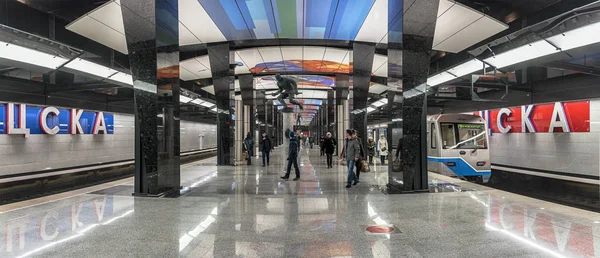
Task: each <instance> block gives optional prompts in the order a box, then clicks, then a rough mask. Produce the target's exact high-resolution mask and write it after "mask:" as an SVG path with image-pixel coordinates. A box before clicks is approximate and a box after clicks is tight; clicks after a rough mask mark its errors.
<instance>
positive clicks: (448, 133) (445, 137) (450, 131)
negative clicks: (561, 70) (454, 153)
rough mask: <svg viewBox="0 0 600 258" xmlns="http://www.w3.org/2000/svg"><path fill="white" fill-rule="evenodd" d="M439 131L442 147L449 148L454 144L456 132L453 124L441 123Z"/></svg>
mask: <svg viewBox="0 0 600 258" xmlns="http://www.w3.org/2000/svg"><path fill="white" fill-rule="evenodd" d="M440 131H441V133H442V143H443V145H444V149H450V148H452V147H453V146H456V134H455V133H456V132H455V130H454V124H447V123H442V124H441V130H440Z"/></svg>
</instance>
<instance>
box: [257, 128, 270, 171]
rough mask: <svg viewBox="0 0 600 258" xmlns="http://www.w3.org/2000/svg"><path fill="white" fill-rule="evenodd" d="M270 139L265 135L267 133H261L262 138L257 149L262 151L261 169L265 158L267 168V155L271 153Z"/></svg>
mask: <svg viewBox="0 0 600 258" xmlns="http://www.w3.org/2000/svg"><path fill="white" fill-rule="evenodd" d="M271 146H272V145H271V138H270V137H269V136H268V135H267V132H263V133H262V138H260V141H259V148H260V150H261V151H262V161H263V167H264V166H265V157H266V159H267V163H266V164H267V166H268V165H269V154H270V153H271V149H272V147H271Z"/></svg>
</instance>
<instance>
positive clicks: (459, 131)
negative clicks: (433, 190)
mask: <svg viewBox="0 0 600 258" xmlns="http://www.w3.org/2000/svg"><path fill="white" fill-rule="evenodd" d="M427 138H428V140H427V142H428V147H427V156H428V157H427V160H428V164H427V165H428V168H429V171H431V172H435V173H438V174H442V175H446V176H451V177H458V178H461V179H463V180H467V181H474V182H478V183H487V182H488V180H489V179H490V176H491V174H492V171H491V162H490V150H489V139H488V134H487V128H486V123H485V121H484V120H483V119H482V118H481V117H479V116H475V115H468V114H441V115H435V116H429V117H428V122H427Z"/></svg>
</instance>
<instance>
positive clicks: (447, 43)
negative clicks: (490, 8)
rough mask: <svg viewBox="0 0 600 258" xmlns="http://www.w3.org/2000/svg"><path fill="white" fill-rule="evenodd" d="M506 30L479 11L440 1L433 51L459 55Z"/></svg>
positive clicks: (503, 26) (447, 1)
mask: <svg viewBox="0 0 600 258" xmlns="http://www.w3.org/2000/svg"><path fill="white" fill-rule="evenodd" d="M486 26H489V27H486ZM505 29H508V25H506V24H503V23H501V22H499V21H496V20H494V19H492V18H491V17H489V16H486V15H485V14H483V13H481V12H479V11H476V10H474V9H471V8H470V7H467V6H465V5H462V4H460V3H457V2H454V1H451V0H440V6H439V8H438V19H437V23H436V26H435V35H434V37H433V49H435V50H440V51H447V52H451V53H458V52H460V51H462V50H464V49H466V48H468V47H470V46H472V45H474V44H476V43H478V42H480V41H482V40H484V39H486V38H488V37H491V36H493V35H495V34H497V33H499V32H501V31H503V30H505Z"/></svg>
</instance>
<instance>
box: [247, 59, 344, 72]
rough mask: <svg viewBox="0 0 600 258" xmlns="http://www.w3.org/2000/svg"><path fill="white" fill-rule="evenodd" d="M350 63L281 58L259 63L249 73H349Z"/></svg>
mask: <svg viewBox="0 0 600 258" xmlns="http://www.w3.org/2000/svg"><path fill="white" fill-rule="evenodd" d="M351 67H352V63H350V64H342V63H338V62H334V61H327V60H283V61H275V62H265V63H259V64H257V65H256V66H254V67H252V68H250V72H251V73H262V72H284V71H285V72H323V73H349V72H350V69H351Z"/></svg>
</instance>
